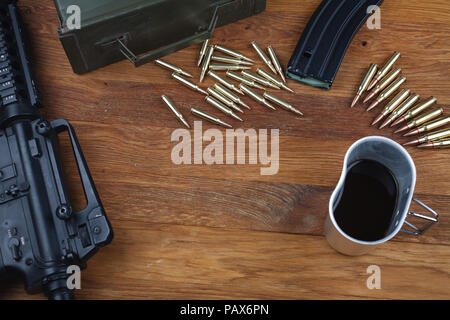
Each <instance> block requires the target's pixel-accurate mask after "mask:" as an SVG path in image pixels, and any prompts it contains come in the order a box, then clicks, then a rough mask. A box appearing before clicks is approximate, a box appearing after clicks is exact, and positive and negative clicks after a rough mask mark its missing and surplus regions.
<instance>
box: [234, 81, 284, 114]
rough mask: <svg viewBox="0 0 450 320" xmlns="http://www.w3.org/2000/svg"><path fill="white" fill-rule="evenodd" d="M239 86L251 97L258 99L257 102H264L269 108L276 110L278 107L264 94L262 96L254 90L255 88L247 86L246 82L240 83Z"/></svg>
mask: <svg viewBox="0 0 450 320" xmlns="http://www.w3.org/2000/svg"><path fill="white" fill-rule="evenodd" d="M239 88H240V89H241V90H242V91H243V92H244V93H245V94H247V95H248V96H249V97H251V98H252V99H253V100H256V101H257V102H259V103H261V104H263V105H264V106H266V107H267V108H269V109H272V110H276V108H275V107H274V106H272V105H271V104H270V103H269V102H268V101H267V100H266V99H265V98H264V97H263V96H260V95H259V94H257V93H256V92H254V91H253V90H251V89H250V88H249V87H247V86H246V85H245V84H243V83H241V84H240V85H239Z"/></svg>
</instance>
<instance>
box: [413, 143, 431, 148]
mask: <svg viewBox="0 0 450 320" xmlns="http://www.w3.org/2000/svg"><path fill="white" fill-rule="evenodd" d="M433 146H434V145H433V144H432V143H424V144H420V145H418V146H417V147H418V148H432V147H433Z"/></svg>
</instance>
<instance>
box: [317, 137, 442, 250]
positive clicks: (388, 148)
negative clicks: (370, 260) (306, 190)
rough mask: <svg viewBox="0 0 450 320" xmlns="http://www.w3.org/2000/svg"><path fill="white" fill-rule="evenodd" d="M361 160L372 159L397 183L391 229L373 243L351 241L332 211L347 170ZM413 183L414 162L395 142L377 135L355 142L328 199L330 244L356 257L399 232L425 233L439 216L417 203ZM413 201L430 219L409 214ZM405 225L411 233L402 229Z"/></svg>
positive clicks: (414, 174) (328, 235)
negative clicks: (419, 222)
mask: <svg viewBox="0 0 450 320" xmlns="http://www.w3.org/2000/svg"><path fill="white" fill-rule="evenodd" d="M360 160H372V161H376V162H378V163H380V164H382V165H384V166H385V167H387V168H388V169H389V170H390V171H391V173H392V175H393V176H394V178H395V180H396V182H397V189H398V190H397V201H396V206H395V210H394V212H393V215H392V219H391V223H390V227H389V229H388V231H387V233H386V235H385V236H384V237H383V238H382V239H379V240H376V241H362V240H359V239H355V238H352V237H351V236H349V235H348V234H346V233H345V232H344V231H343V230H342V229H341V228H340V227H339V225H338V223H337V222H336V219H335V217H334V211H335V209H336V207H337V205H338V203H339V199H340V196H341V195H342V192H343V190H344V185H345V181H346V177H347V173H348V171H349V168H350V167H351V166H352V164H354V163H355V162H357V161H360ZM415 184H416V167H415V165H414V162H413V160H412V158H411V156H410V155H409V153H408V152H407V151H406V150H405V149H404V148H403V147H402V146H401V145H399V144H398V143H397V142H395V141H393V140H391V139H388V138H384V137H377V136H372V137H366V138H363V139H361V140H358V141H356V142H355V143H354V144H353V145H352V146H351V147H350V149H349V150H348V151H347V154H346V155H345V158H344V166H343V170H342V174H341V177H340V179H339V182H338V184H337V186H336V189H335V190H334V191H333V194H332V195H331V198H330V203H329V208H328V210H329V214H328V216H327V219H326V221H325V236H326V238H327V240H328V242H329V243H330V245H331V246H332V247H333V248H334V249H335V250H337V251H338V252H340V253H343V254H346V255H352V256H357V255H362V254H365V253H368V252H369V251H371V250H372V249H374V248H375V247H376V246H377V245H380V244H382V243H384V242H386V241H388V240H390V239H392V238H393V237H395V235H396V234H397V233H398V232H400V231H401V232H405V233H409V234H412V235H419V234H422V233H423V232H425V231H426V230H427V229H428V228H429V227H430V226H431V225H432V224H434V223H436V222H438V217H439V216H438V214H437V213H436V212H434V211H433V210H432V209H431V208H429V207H427V206H426V205H424V204H423V203H422V202H420V201H419V200H417V199H413V194H414V187H415ZM412 200H414V201H415V202H417V203H418V204H419V205H421V206H422V207H424V208H425V209H426V210H427V211H429V212H430V213H431V214H432V215H433V217H429V216H424V215H421V214H417V213H414V212H410V211H409V207H410V205H411V201H412ZM408 215H409V216H412V217H416V218H421V219H424V220H426V221H427V222H428V223H427V225H425V226H424V227H422V228H418V227H416V226H414V225H413V224H411V223H409V222H408V221H406V218H407V216H408ZM404 224H406V225H407V226H408V227H409V228H410V229H411V230H402V226H403V225H404Z"/></svg>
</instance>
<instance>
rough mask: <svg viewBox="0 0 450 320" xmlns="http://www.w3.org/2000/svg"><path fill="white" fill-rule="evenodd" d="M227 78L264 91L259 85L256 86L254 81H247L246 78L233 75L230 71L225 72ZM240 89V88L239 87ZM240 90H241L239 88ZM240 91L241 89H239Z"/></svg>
mask: <svg viewBox="0 0 450 320" xmlns="http://www.w3.org/2000/svg"><path fill="white" fill-rule="evenodd" d="M227 76H228V77H230V78H231V79H233V80H236V81H239V82H241V83H243V84H245V85H247V86H249V87H253V88H257V89H261V90H265V89H264V87H261V86H260V85H259V84H257V83H256V82H255V81H252V80H249V79H247V78H244V77H242V76H241V75H239V74H237V73H234V72H232V71H227ZM239 88H240V87H239ZM240 89H241V88H240ZM241 90H242V89H241Z"/></svg>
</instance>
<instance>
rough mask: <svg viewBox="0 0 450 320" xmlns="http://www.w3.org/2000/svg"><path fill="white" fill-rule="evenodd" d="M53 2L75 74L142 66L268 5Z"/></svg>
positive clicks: (183, 0)
mask: <svg viewBox="0 0 450 320" xmlns="http://www.w3.org/2000/svg"><path fill="white" fill-rule="evenodd" d="M54 1H55V6H56V9H57V12H58V17H59V20H60V27H59V29H58V33H59V38H60V40H61V43H62V45H63V47H64V50H65V52H66V54H67V56H68V58H69V61H70V63H71V65H72V69H73V71H74V72H75V73H78V74H82V73H85V72H88V71H91V70H94V69H97V68H100V67H103V66H106V65H108V64H111V63H114V62H117V61H120V60H123V59H125V58H126V59H128V60H130V61H131V62H132V63H133V64H134V65H135V66H140V65H142V64H144V63H147V62H150V61H153V60H155V59H158V58H161V57H163V56H165V55H168V54H170V53H172V52H175V51H178V50H181V49H183V48H185V47H188V46H190V45H193V44H197V43H200V42H202V41H203V40H206V39H208V38H210V37H211V35H212V33H213V31H214V29H215V28H216V27H219V26H222V25H225V24H228V23H231V22H234V21H237V20H239V19H243V18H246V17H249V16H251V15H254V14H256V13H259V12H261V11H263V10H264V9H265V6H266V0H54ZM76 15H78V17H77V16H76ZM77 18H78V21H79V24H76V21H77ZM74 22H75V23H74ZM74 26H75V27H74Z"/></svg>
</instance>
